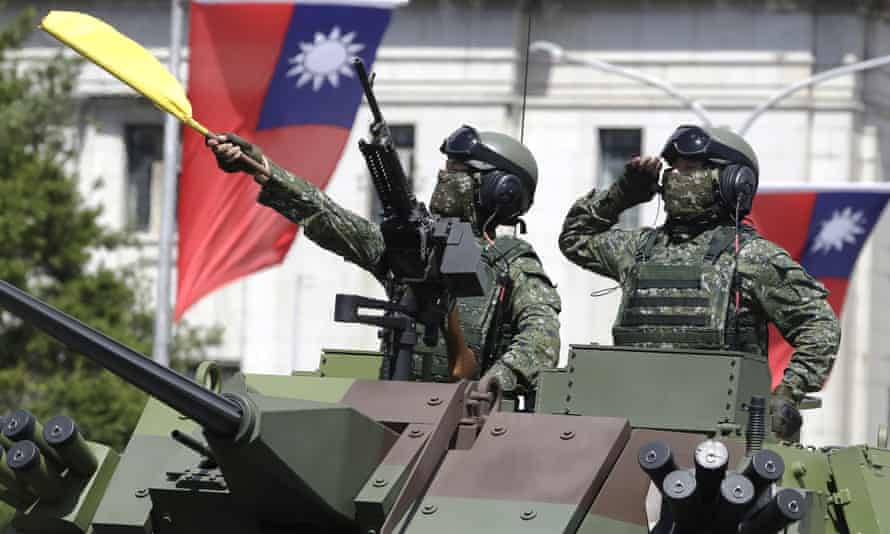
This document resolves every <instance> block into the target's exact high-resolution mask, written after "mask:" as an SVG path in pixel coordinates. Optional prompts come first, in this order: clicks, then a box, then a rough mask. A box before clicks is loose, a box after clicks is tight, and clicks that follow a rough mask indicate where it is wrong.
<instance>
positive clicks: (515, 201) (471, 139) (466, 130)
mask: <svg viewBox="0 0 890 534" xmlns="http://www.w3.org/2000/svg"><path fill="white" fill-rule="evenodd" d="M485 135H487V136H490V137H493V138H494V137H497V138H498V140H500V141H502V142H507V141H509V142H512V143H515V144H516V145H518V147H521V148H522V150H523V151H524V152H526V153H527V154H524V155H525V156H526V158H531V164H532V165H534V158H532V156H531V153H530V152H528V149H526V148H525V147H524V146H522V145H521V144H520V143H519V142H517V141H515V140H513V139H512V138H509V137H508V136H506V135H503V134H495V133H484V134H481V135H480V133H479V132H477V131H476V129H475V128H472V127H470V126H466V125H464V126H461V127H460V128H458V129H457V130H455V131H454V133H452V134H451V135H449V136H448V137H447V138H446V139H445V140H444V141H442V146H441V147H440V148H439V150H440V151H441V152H442V153H443V154H445V155H447V156H448V157H449V158H453V159H456V160H458V161H460V162H462V163H464V164H465V165H467V166H469V167H471V168H473V169H476V170H478V171H480V172H481V178H480V186H479V206H480V208H481V209H482V211H483V212H484V213H486V214H488V215H489V216H491V217H492V221H493V223H494V224H495V225H499V224H515V223H516V222H517V219H518V218H519V217H520V216H522V215H523V214H525V213H526V212H527V211H528V210H529V208H530V207H531V205H532V201H533V200H534V194H535V185H536V178H537V177H536V176H533V175H532V173H531V172H529V171H528V170H526V169H524V168H523V167H522V166H521V165H519V164H517V163H515V162H513V161H511V160H510V159H508V158H506V157H505V156H504V155H502V154H501V153H499V152H498V151H497V150H496V149H495V148H493V147H492V146H490V145H489V144H487V143H485V141H484V140H483V138H482V137H483V136H485ZM534 172H537V166H536V165H535V166H534Z"/></svg>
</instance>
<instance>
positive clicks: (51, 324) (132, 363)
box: [0, 280, 242, 437]
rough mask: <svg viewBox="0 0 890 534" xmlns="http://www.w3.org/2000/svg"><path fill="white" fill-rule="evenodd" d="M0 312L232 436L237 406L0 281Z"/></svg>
mask: <svg viewBox="0 0 890 534" xmlns="http://www.w3.org/2000/svg"><path fill="white" fill-rule="evenodd" d="M0 307H3V308H5V309H6V310H8V311H9V312H10V313H13V314H15V315H16V316H18V317H19V318H21V319H23V320H25V321H27V322H29V323H30V324H32V325H34V326H36V327H37V328H39V329H40V330H42V331H44V332H46V333H47V334H49V335H50V336H52V337H54V338H55V339H56V340H58V341H59V342H61V343H64V344H65V345H67V346H68V347H69V348H71V349H72V350H75V351H77V352H79V353H81V354H84V355H85V356H87V357H89V358H90V359H92V360H93V361H95V362H96V363H98V364H99V365H101V366H102V367H104V368H106V369H108V370H109V371H111V372H112V373H114V374H116V375H117V376H119V377H121V378H123V379H124V380H126V381H127V382H129V383H131V384H133V385H134V386H136V387H138V388H139V389H141V390H142V391H144V392H146V393H148V394H149V395H152V396H153V397H155V398H157V399H158V400H160V401H162V402H164V403H165V404H167V405H169V406H170V407H171V408H173V409H174V410H177V411H179V412H180V413H182V414H184V415H186V416H188V417H190V418H191V419H193V420H194V421H195V422H197V423H198V424H200V425H201V426H202V427H204V428H205V429H206V430H207V431H209V432H212V433H214V434H216V435H218V436H221V437H226V436H234V435H235V434H236V433H237V432H238V429H239V428H240V426H241V419H242V410H241V406H240V405H239V404H238V403H237V402H235V401H233V400H230V399H227V398H225V397H223V396H221V395H217V394H216V393H214V392H212V391H210V390H208V389H206V388H204V387H202V386H201V385H200V384H198V383H197V382H195V381H193V380H191V379H189V378H186V377H184V376H182V375H181V374H179V373H177V372H176V371H173V370H171V369H169V368H167V367H164V366H163V365H160V364H158V363H156V362H154V361H153V360H151V359H149V358H148V357H146V356H145V355H143V354H141V353H139V352H137V351H135V350H133V349H131V348H130V347H127V346H126V345H124V344H122V343H119V342H117V341H115V340H113V339H111V338H109V337H108V336H106V335H104V334H102V333H101V332H98V331H97V330H94V329H92V328H90V327H89V326H87V325H85V324H83V323H81V322H80V321H78V320H77V319H74V318H73V317H71V316H69V315H66V314H65V313H63V312H62V311H60V310H58V309H56V308H54V307H52V306H50V305H49V304H46V303H45V302H42V301H40V300H38V299H36V298H34V297H32V296H31V295H28V294H27V293H25V292H24V291H22V290H20V289H18V288H17V287H15V286H13V285H11V284H9V283H7V282H5V281H2V280H0Z"/></svg>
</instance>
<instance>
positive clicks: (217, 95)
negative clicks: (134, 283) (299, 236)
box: [175, 0, 407, 320]
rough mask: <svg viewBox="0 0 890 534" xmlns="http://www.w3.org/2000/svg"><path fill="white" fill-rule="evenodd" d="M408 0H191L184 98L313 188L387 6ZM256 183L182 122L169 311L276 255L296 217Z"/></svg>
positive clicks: (345, 125)
mask: <svg viewBox="0 0 890 534" xmlns="http://www.w3.org/2000/svg"><path fill="white" fill-rule="evenodd" d="M406 1H407V0H389V1H387V0H350V1H344V0H326V1H318V0H303V1H282V0H265V1H262V2H250V1H245V0H240V1H233V0H193V1H192V2H191V11H190V17H189V19H190V24H189V84H188V93H189V99H190V100H191V102H192V106H193V113H194V116H195V118H196V119H197V120H199V121H201V123H202V124H205V125H207V127H208V128H210V129H211V131H213V132H217V133H223V132H234V133H236V134H238V135H240V136H241V137H243V138H245V139H247V140H248V141H250V142H252V143H255V144H257V145H259V146H260V147H261V148H262V149H263V151H264V153H265V154H266V155H267V156H268V157H269V158H270V159H272V160H273V161H275V162H276V163H278V164H279V165H281V166H282V167H284V168H286V169H288V170H290V171H292V172H293V173H295V174H297V175H299V176H302V177H303V178H306V179H307V180H309V181H310V182H312V183H313V184H315V185H317V186H318V187H320V188H324V187H325V185H327V183H328V180H329V179H330V177H331V174H332V173H333V172H334V169H335V167H336V166H337V162H338V161H339V159H340V155H341V153H342V152H343V148H344V145H345V144H346V140H347V139H348V137H349V131H350V129H351V128H352V124H353V121H354V120H355V115H356V110H357V109H358V106H359V104H360V103H361V99H362V90H361V84H359V83H358V80H357V79H356V77H355V74H354V72H353V70H352V66H351V63H350V61H351V59H352V58H353V57H355V56H358V57H361V58H362V59H363V60H364V62H365V64H366V65H368V67H369V68H370V66H371V65H372V64H373V61H374V57H375V55H376V52H377V47H378V45H379V44H380V41H381V39H382V38H383V34H384V32H385V30H386V27H387V25H388V24H389V20H390V16H391V14H392V8H393V7H395V5H396V4H402V3H405V2H406ZM258 193H259V186H258V185H257V184H256V183H255V182H254V181H253V180H252V179H251V178H249V177H247V176H245V175H227V174H226V173H223V172H222V171H220V170H218V169H217V166H216V160H215V159H214V157H213V155H212V153H211V152H210V150H208V149H207V148H206V147H205V145H204V138H203V137H202V136H201V135H200V134H197V133H196V132H193V131H192V130H190V129H186V130H185V133H184V138H183V153H182V177H181V180H180V192H179V212H178V224H179V254H178V262H177V267H178V289H177V296H176V310H175V319H176V320H179V319H180V318H181V317H182V314H183V313H184V312H185V311H186V310H187V309H188V308H189V306H191V305H192V304H194V303H195V302H196V301H197V300H199V299H200V298H201V297H203V296H204V295H206V294H207V293H209V292H211V291H213V290H214V289H216V288H218V287H220V286H222V285H223V284H225V283H227V282H230V281H232V280H235V279H237V278H239V277H242V276H245V275H247V274H250V273H252V272H254V271H257V270H258V269H261V268H263V267H266V266H269V265H274V264H277V263H280V262H281V261H282V260H283V259H284V256H285V255H286V254H287V251H288V249H289V248H290V246H291V243H292V242H293V240H294V236H295V235H296V232H297V227H296V226H295V225H294V224H292V223H290V222H289V221H288V220H287V219H285V218H284V217H282V216H281V215H279V214H278V213H277V212H275V211H273V210H271V209H269V208H266V207H263V206H260V205H259V204H257V203H256V197H257V194H258Z"/></svg>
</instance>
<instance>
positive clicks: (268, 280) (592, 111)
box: [0, 0, 890, 444]
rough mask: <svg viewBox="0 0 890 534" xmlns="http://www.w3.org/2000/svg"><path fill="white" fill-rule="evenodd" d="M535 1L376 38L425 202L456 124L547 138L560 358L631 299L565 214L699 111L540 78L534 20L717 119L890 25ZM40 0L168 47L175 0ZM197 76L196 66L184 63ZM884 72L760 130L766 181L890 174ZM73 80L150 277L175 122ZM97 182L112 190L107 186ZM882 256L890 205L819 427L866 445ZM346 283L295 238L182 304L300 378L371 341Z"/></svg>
mask: <svg viewBox="0 0 890 534" xmlns="http://www.w3.org/2000/svg"><path fill="white" fill-rule="evenodd" d="M527 4H528V3H523V2H507V1H495V0H463V1H458V0H412V1H411V2H410V4H408V5H407V6H405V7H402V8H400V9H398V10H397V11H396V13H395V14H394V16H393V18H392V22H391V25H390V28H389V30H388V31H387V34H386V37H385V39H384V41H383V43H382V45H381V47H380V50H379V53H378V60H377V64H376V71H377V83H376V87H377V91H378V97H379V100H380V103H381V106H382V108H383V112H384V115H385V117H386V118H387V120H388V121H389V122H390V124H391V125H393V126H397V127H399V131H400V136H399V137H400V145H401V150H402V152H403V153H404V155H405V161H406V163H407V166H408V170H409V172H410V174H411V175H412V177H413V179H414V184H415V190H416V193H417V196H418V198H420V199H427V198H429V195H430V193H431V191H432V188H433V185H434V181H435V177H436V173H437V171H438V169H439V168H440V167H441V165H442V161H443V159H442V156H441V155H440V154H439V152H438V150H437V149H438V146H439V144H440V143H441V140H442V139H443V138H444V137H445V136H446V135H447V134H448V133H449V132H450V131H452V130H454V129H455V128H456V127H457V126H459V125H460V124H462V123H467V124H472V125H474V126H476V127H477V128H479V129H483V130H499V131H504V132H506V133H510V134H513V135H516V136H519V135H522V137H523V138H524V141H525V142H526V144H527V145H528V146H529V147H530V148H531V150H532V151H533V152H534V154H535V155H536V157H537V159H538V164H539V167H540V182H539V187H538V191H537V195H536V198H535V204H534V207H533V208H532V211H531V213H530V214H529V215H528V216H527V217H526V219H527V222H528V227H529V233H528V236H527V238H528V239H529V240H530V241H531V242H532V243H533V244H534V246H535V248H536V249H537V251H538V253H539V255H540V257H541V259H542V261H543V263H544V266H545V268H546V269H547V271H548V273H549V274H550V275H551V277H552V278H553V280H554V281H555V282H556V283H557V284H558V286H559V289H560V293H561V296H562V299H563V311H562V314H561V321H562V331H561V339H562V346H563V349H562V355H563V360H564V359H565V355H566V353H567V350H568V347H569V345H570V344H572V343H588V342H598V343H603V344H609V343H610V342H611V325H612V321H613V319H614V317H615V313H616V311H617V306H618V301H619V298H620V294H619V292H617V291H612V292H611V293H609V294H607V295H605V296H601V297H592V296H591V293H592V292H594V291H596V290H601V289H606V288H609V287H611V286H613V283H612V282H611V281H609V280H605V279H602V278H599V277H597V276H594V275H592V274H590V273H588V272H585V271H581V270H580V269H578V268H577V267H575V266H574V265H572V264H570V263H569V262H568V261H567V260H565V259H564V258H563V256H562V255H561V253H560V252H559V249H558V246H557V236H558V234H559V230H560V227H561V224H562V220H563V217H564V216H565V213H566V212H567V210H568V208H569V206H570V205H571V204H572V202H573V201H574V200H575V199H576V198H577V197H579V196H581V195H582V194H584V193H586V192H588V191H589V190H590V189H591V188H593V187H600V186H604V185H608V183H610V181H611V180H613V179H614V178H615V175H616V173H617V172H620V169H621V168H622V166H623V162H624V161H625V160H626V159H627V158H628V157H629V156H630V155H633V154H640V153H642V154H657V153H658V152H659V151H660V150H661V147H662V144H663V143H664V140H665V139H666V138H667V136H668V135H669V134H670V133H671V131H673V129H674V128H675V127H676V126H677V125H679V124H683V123H696V122H699V121H698V118H697V117H696V116H695V115H694V114H693V113H692V112H691V111H690V110H689V109H688V108H686V107H684V105H683V104H682V103H681V102H679V101H678V100H676V99H674V98H671V97H669V96H668V95H666V94H664V93H663V92H661V91H659V90H657V89H654V88H649V87H644V86H643V85H641V84H639V83H636V82H633V81H631V80H628V79H625V78H621V77H618V76H615V75H614V74H607V73H603V72H600V71H598V70H594V69H591V68H587V67H581V66H566V65H559V64H554V63H552V62H551V61H550V60H549V59H548V57H547V56H546V55H543V54H532V55H531V58H530V59H531V61H530V62H529V68H528V69H527V72H528V76H527V77H526V68H525V63H524V61H523V58H524V55H525V50H526V46H527V37H528V36H529V35H530V36H531V41H536V40H547V41H552V42H554V43H556V44H558V45H560V46H562V47H564V49H565V50H566V53H568V54H571V55H572V56H575V57H580V58H591V59H598V60H604V61H608V62H610V63H613V64H616V65H620V66H623V67H627V68H633V69H638V70H640V71H642V72H644V73H646V74H649V75H652V76H657V77H660V78H662V79H664V80H666V81H668V82H669V83H671V84H672V85H673V86H675V87H676V88H677V89H678V90H679V91H681V92H682V93H683V94H686V95H688V96H689V97H691V98H693V99H695V100H697V101H699V102H701V103H702V104H703V105H704V106H705V107H706V108H707V109H708V110H709V112H710V115H711V116H712V117H713V119H714V122H715V124H718V125H727V126H730V127H733V128H738V127H739V126H740V125H741V124H742V123H743V121H744V120H745V118H746V117H747V116H748V114H749V113H750V112H751V110H752V109H753V108H754V107H755V106H756V105H757V104H759V103H760V102H762V101H763V100H765V99H766V98H768V97H769V96H770V95H771V94H773V93H775V92H776V91H778V90H780V89H781V88H782V87H784V86H786V85H787V84H789V83H792V82H794V81H797V80H800V79H803V78H807V77H809V76H811V75H813V74H816V73H818V72H821V71H824V70H826V69H830V68H834V67H837V66H840V65H843V64H847V63H853V62H856V61H861V60H863V59H867V58H872V57H877V56H881V55H886V54H890V26H888V24H887V22H886V21H885V20H884V19H883V18H882V14H881V13H874V12H869V11H867V10H857V9H854V8H852V7H850V5H849V3H848V2H832V1H826V2H820V1H809V2H803V1H793V0H757V1H754V0H752V1H749V2H728V1H725V0H687V1H664V2H661V1H660V2H652V1H643V0H638V1H630V2H627V1H624V2H615V1H596V2H592V1H580V0H579V1H569V0H547V1H545V2H540V3H532V4H531V5H527ZM25 5H31V6H34V7H35V8H36V9H37V11H38V14H39V15H41V16H42V15H43V14H44V13H45V12H46V11H48V10H49V9H68V10H79V11H84V12H87V13H90V14H93V15H96V16H98V17H100V18H103V19H104V20H106V21H107V22H109V23H111V24H112V25H114V26H115V27H117V28H118V29H119V30H120V31H122V32H123V33H125V34H127V35H129V36H130V37H132V38H134V39H135V40H137V41H139V42H140V43H142V44H143V45H145V46H146V47H148V48H149V49H150V50H152V51H153V52H154V53H156V55H157V56H158V57H159V59H161V60H162V61H166V58H167V51H168V44H169V42H170V34H169V31H170V30H169V28H170V3H169V2H168V1H162V0H141V1H135V0H134V1H122V0H115V1H112V0H92V1H64V2H63V1H52V2H50V1H42V2H27V3H24V2H14V1H11V2H9V4H8V5H7V7H6V9H5V11H4V12H3V13H2V15H0V19H2V20H6V19H8V18H9V17H10V16H11V15H12V14H14V13H15V12H16V11H17V10H18V9H20V8H21V7H24V6H25ZM186 26H187V25H186ZM183 42H187V39H185V38H184V41H183ZM56 50H57V44H56V43H55V42H53V41H52V40H51V39H50V38H49V37H48V36H45V35H42V34H35V36H34V37H33V38H32V39H31V40H30V41H29V43H28V46H27V47H26V49H25V50H24V51H23V56H24V57H25V58H27V59H32V58H35V59H39V58H41V57H46V56H47V55H48V54H52V53H54V52H55V51H56ZM185 57H187V54H186V56H185ZM181 74H182V75H183V76H184V77H185V76H187V69H186V68H185V66H183V69H182V72H181ZM888 76H890V69H886V68H885V69H883V70H880V69H878V70H874V71H869V72H866V73H864V74H859V75H855V76H846V77H841V78H837V79H835V80H832V81H830V82H827V83H825V84H822V85H819V86H816V87H814V88H812V89H807V90H804V91H801V92H799V93H797V94H795V95H794V96H792V97H790V98H789V99H787V100H785V101H783V102H782V103H781V105H779V106H778V107H777V108H776V109H774V110H772V111H770V112H768V113H766V114H765V115H763V116H762V117H760V119H759V120H758V121H757V122H756V123H755V124H754V125H753V127H752V128H751V129H750V131H749V132H748V134H747V138H748V140H749V141H750V143H751V144H752V146H753V147H754V149H755V150H756V151H757V154H758V156H759V159H760V164H761V183H763V184H769V183H770V182H789V181H801V182H814V183H832V182H860V181H883V180H885V179H886V178H887V177H890V89H888V86H890V84H888V83H887V82H888ZM525 87H527V91H524V88H525ZM77 95H78V99H79V103H80V104H79V105H80V108H79V116H80V121H79V125H78V126H79V127H78V132H77V133H78V136H77V139H78V143H79V145H80V159H79V162H78V170H79V174H80V178H81V180H82V183H83V188H82V190H83V193H84V195H85V197H86V198H87V200H88V201H89V202H90V203H93V204H99V205H102V206H103V207H104V212H103V216H102V217H103V222H105V223H106V224H108V225H110V226H112V227H115V228H129V229H132V230H134V231H136V232H139V235H140V237H141V239H142V241H143V243H144V245H145V246H144V247H142V249H141V250H139V251H131V252H128V253H125V254H122V256H121V257H118V258H111V259H109V261H115V262H132V261H138V262H139V263H140V265H143V266H144V269H145V272H146V274H147V275H148V276H151V277H154V276H155V275H156V272H157V239H158V229H159V213H160V202H161V201H160V197H161V195H162V191H161V188H160V182H161V179H160V176H161V169H162V163H161V140H162V131H163V127H162V125H163V120H164V119H163V116H162V114H161V112H159V111H158V110H157V109H156V108H154V107H153V106H152V105H151V104H150V103H148V102H147V101H146V100H144V99H142V98H140V97H138V96H137V95H135V94H134V93H133V92H132V91H130V90H129V89H128V88H126V87H125V86H123V84H121V83H119V82H117V81H116V80H114V79H113V78H111V77H110V76H108V75H107V74H105V73H104V72H102V71H101V70H100V69H98V68H96V67H95V66H93V65H87V66H86V67H85V69H84V72H83V74H82V76H81V79H80V83H79V86H78V89H77ZM197 118H198V119H199V120H200V117H197ZM368 118H369V114H368V111H367V108H366V107H364V106H363V107H361V108H360V109H359V112H358V115H357V117H356V121H355V125H354V127H353V130H352V134H351V138H350V140H349V144H348V146H347V149H346V151H345V153H344V156H343V158H342V160H341V161H340V163H339V165H338V167H337V169H336V172H335V173H334V175H333V177H332V179H331V181H330V184H329V186H328V188H327V193H328V194H329V195H331V196H332V197H333V198H334V199H336V200H337V201H338V202H340V203H342V204H343V205H345V206H346V207H348V208H350V209H352V210H353V211H356V212H358V213H360V214H364V215H369V214H370V213H371V212H372V206H373V202H374V200H373V196H374V191H373V188H372V186H371V184H370V181H369V179H368V175H367V172H366V170H365V168H364V163H363V160H362V158H361V156H360V154H359V152H358V150H357V149H356V148H354V147H355V146H356V142H357V140H358V139H359V138H360V137H362V136H363V135H365V134H366V132H367V123H368ZM207 126H208V127H210V128H211V129H212V128H213V125H212V124H208V125H207ZM207 157H211V155H210V153H209V152H208V154H207ZM96 179H101V180H102V182H103V184H104V185H103V186H102V187H101V188H99V189H97V190H94V189H93V188H92V187H91V185H92V184H93V183H94V182H95V180H96ZM657 216H658V207H657V205H656V203H655V202H652V203H650V204H648V205H646V206H643V207H642V208H641V209H640V210H638V211H637V212H636V213H634V214H630V215H629V220H628V221H627V223H628V224H634V223H639V224H651V223H653V222H654V221H655V220H656V217H657ZM888 259H890V221H888V220H887V217H884V218H883V219H882V220H881V222H880V223H879V225H878V227H877V228H876V231H875V233H874V234H873V236H872V237H871V239H870V242H869V244H868V245H867V246H866V248H865V249H864V251H863V253H862V256H861V257H860V260H859V262H858V265H857V268H856V271H855V274H854V277H853V280H852V281H851V285H850V289H849V293H848V296H847V301H846V306H845V311H844V314H843V318H842V319H843V328H844V336H843V344H842V348H841V351H840V354H839V356H838V364H837V366H836V369H835V372H834V375H833V376H832V378H831V381H830V383H829V386H828V388H827V390H826V392H825V393H824V394H823V398H824V403H825V407H824V408H823V409H821V410H819V411H817V412H814V413H812V414H809V415H808V416H807V427H806V433H805V436H804V437H805V440H806V441H808V442H813V443H817V444H827V443H846V442H851V441H852V442H863V441H869V442H871V441H873V440H874V435H875V432H876V429H877V425H878V424H886V423H887V421H888V414H890V348H888V347H890V329H887V328H882V327H883V322H884V314H883V308H882V306H881V303H882V302H885V301H886V300H887V298H888V297H890V268H887V267H886V265H888ZM174 280H175V277H174ZM174 285H175V284H174ZM336 293H358V294H365V295H369V296H382V290H381V288H380V287H378V285H377V284H376V282H375V280H374V279H373V278H372V277H371V276H370V275H369V274H367V273H365V272H363V271H361V270H360V269H358V268H356V267H355V266H353V265H351V264H347V263H345V262H344V261H342V260H341V259H340V258H338V257H336V256H334V255H332V254H330V253H327V252H325V251H324V250H321V249H320V248H319V247H317V246H315V245H314V244H313V243H311V242H310V241H309V240H308V239H306V238H305V237H303V236H302V235H301V236H299V237H298V238H297V240H296V241H295V243H294V246H293V247H292V249H291V251H290V253H289V255H288V257H287V259H286V261H285V262H284V263H283V264H282V265H280V266H277V267H273V268H269V269H266V270H265V271H262V272H259V273H256V274H254V275H252V276H249V277H247V278H245V279H242V280H239V281H236V282H233V283H231V284H229V285H227V286H226V287H224V288H222V289H220V290H218V291H216V292H214V293H213V294H211V295H209V296H208V297H206V298H204V299H203V300H202V301H200V302H199V303H198V304H197V305H195V306H194V307H193V308H192V309H190V310H189V311H188V312H187V313H186V316H185V318H186V320H187V321H189V322H190V323H193V324H207V325H212V324H220V325H222V326H224V328H225V338H224V343H223V345H222V346H221V347H220V348H219V349H218V350H216V351H215V353H214V357H215V358H218V359H219V360H221V361H227V362H232V363H233V364H236V365H240V366H241V368H242V369H244V370H245V371H249V372H266V373H289V372H291V371H292V370H294V369H312V368H315V367H316V365H317V364H318V357H319V354H320V350H321V348H322V347H339V348H345V347H349V348H367V349H373V348H375V347H376V344H377V336H376V332H375V330H374V329H373V328H370V327H365V326H358V325H343V324H337V323H334V322H333V321H332V316H333V306H334V295H335V294H336ZM171 298H172V296H171ZM690 387H695V386H694V384H690Z"/></svg>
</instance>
